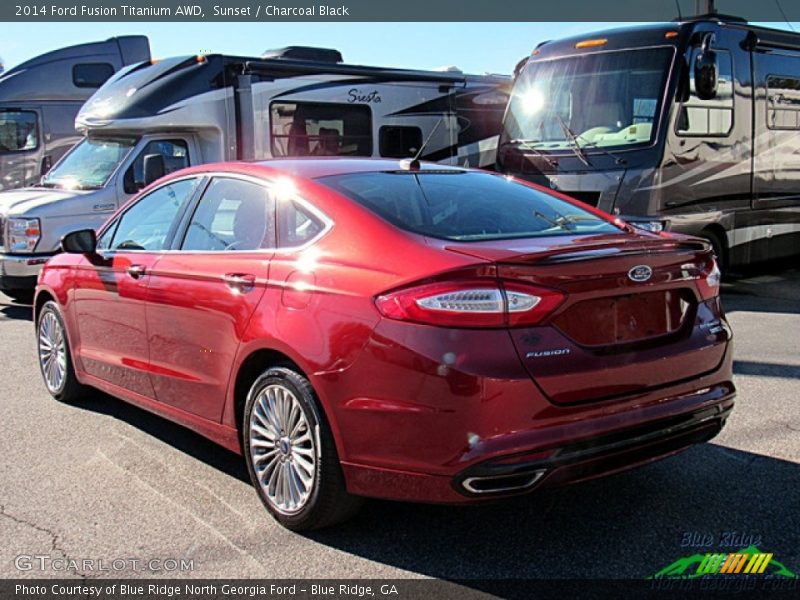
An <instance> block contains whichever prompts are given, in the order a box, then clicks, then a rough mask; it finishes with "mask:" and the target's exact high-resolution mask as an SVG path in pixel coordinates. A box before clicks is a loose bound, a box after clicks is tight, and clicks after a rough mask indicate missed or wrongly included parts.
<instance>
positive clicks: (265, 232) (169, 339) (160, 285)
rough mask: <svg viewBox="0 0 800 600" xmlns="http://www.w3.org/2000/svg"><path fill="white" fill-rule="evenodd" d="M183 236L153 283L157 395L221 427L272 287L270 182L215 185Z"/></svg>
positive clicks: (150, 312) (218, 180) (230, 180)
mask: <svg viewBox="0 0 800 600" xmlns="http://www.w3.org/2000/svg"><path fill="white" fill-rule="evenodd" d="M181 229H182V233H181V234H180V235H179V236H178V239H176V243H175V245H174V247H173V249H172V251H170V252H167V253H165V254H164V256H163V257H162V258H161V259H160V260H159V261H158V264H157V265H156V268H155V269H154V270H153V272H152V274H151V276H150V285H149V289H148V296H147V323H148V331H149V336H148V344H149V348H150V357H151V364H152V381H153V387H154V389H155V394H156V397H157V398H158V400H159V401H161V402H164V403H167V404H171V405H173V406H175V407H177V408H180V409H182V410H185V411H188V412H191V413H193V414H196V415H198V416H201V417H203V418H206V419H209V420H214V421H217V420H219V419H220V418H221V412H222V407H223V403H224V400H225V393H226V390H227V386H228V380H229V378H230V374H231V366H232V365H233V360H234V357H235V355H236V350H237V348H238V347H239V343H240V341H241V339H242V336H243V335H244V333H245V331H246V329H247V325H248V323H249V321H250V318H251V316H252V315H253V311H254V310H255V309H256V307H257V306H258V304H259V302H260V300H261V297H262V296H263V295H264V289H265V287H266V285H267V277H268V274H269V261H270V258H271V256H272V253H273V250H272V248H274V247H275V200H274V197H273V196H272V194H271V193H270V190H269V188H268V187H267V185H266V184H265V183H264V182H263V181H260V180H257V179H250V178H245V177H232V176H218V177H213V178H212V179H211V180H210V182H209V184H208V186H207V187H206V189H205V191H204V192H203V194H202V196H201V197H200V200H199V202H198V203H197V205H196V207H195V208H194V210H193V211H191V212H190V215H187V220H186V223H185V224H184V225H183V227H182V228H181Z"/></svg>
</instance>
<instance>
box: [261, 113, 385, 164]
mask: <svg viewBox="0 0 800 600" xmlns="http://www.w3.org/2000/svg"><path fill="white" fill-rule="evenodd" d="M270 122H271V125H272V129H271V144H272V156H371V155H372V111H371V110H370V108H369V107H368V106H364V105H356V104H317V103H311V102H273V103H272V105H271V106H270Z"/></svg>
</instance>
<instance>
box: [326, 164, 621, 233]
mask: <svg viewBox="0 0 800 600" xmlns="http://www.w3.org/2000/svg"><path fill="white" fill-rule="evenodd" d="M318 181H319V182H320V183H322V184H324V185H326V186H328V187H330V188H332V189H334V190H336V191H337V192H339V193H341V194H344V195H345V196H347V197H349V198H352V199H353V200H355V201H356V202H358V203H359V204H361V205H362V206H364V207H366V208H368V209H369V210H371V211H372V212H374V213H375V214H376V215H378V216H380V217H382V218H383V219H385V220H387V221H389V222H390V223H392V224H393V225H395V226H396V227H399V228H400V229H405V230H406V231H411V232H413V233H419V234H421V235H425V236H429V237H434V238H440V239H445V240H457V241H484V240H503V239H513V238H526V237H543V236H550V235H574V234H591V233H607V232H618V231H619V228H617V227H616V226H614V225H612V224H611V223H609V222H608V221H605V220H604V219H601V218H599V217H597V216H595V215H593V214H592V213H590V212H588V211H586V210H583V209H582V208H579V207H577V206H575V205H573V204H570V203H569V202H565V201H563V200H560V199H559V198H556V197H555V196H551V195H550V194H548V193H546V192H541V191H539V190H536V189H534V188H531V187H528V186H526V185H523V184H521V183H517V182H515V181H513V180H511V179H507V178H505V177H498V176H496V175H491V174H488V173H476V172H472V171H436V172H426V171H419V172H410V171H398V172H379V173H351V174H347V175H333V176H328V177H321V178H319V179H318Z"/></svg>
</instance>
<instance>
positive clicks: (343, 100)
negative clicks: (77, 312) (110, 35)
mask: <svg viewBox="0 0 800 600" xmlns="http://www.w3.org/2000/svg"><path fill="white" fill-rule="evenodd" d="M510 87H511V79H510V78H508V77H501V76H477V75H465V74H463V73H461V72H460V71H454V70H447V71H444V72H438V71H415V70H405V69H384V68H378V67H365V66H353V65H347V64H343V63H342V62H341V55H340V54H339V53H338V52H337V51H335V50H327V49H316V48H305V47H291V48H288V49H284V50H283V51H278V52H272V53H269V54H268V55H267V56H265V57H260V58H242V57H231V56H223V55H201V56H190V57H186V56H183V57H176V58H169V59H165V60H162V61H158V62H156V61H152V62H151V61H148V62H144V63H141V64H138V65H135V66H132V67H129V68H127V69H124V70H122V71H120V72H119V73H117V74H116V75H114V76H113V77H112V78H111V79H109V81H108V82H107V83H106V84H105V85H103V87H101V88H100V89H99V90H98V91H97V92H96V93H95V94H94V95H93V96H92V97H91V98H90V99H89V100H88V101H87V102H86V104H85V105H84V106H83V108H82V109H81V110H80V112H79V113H78V116H77V118H76V127H77V128H78V129H79V130H80V131H82V132H83V133H84V134H85V137H84V138H83V140H82V141H81V142H80V143H78V144H77V145H76V146H75V147H74V148H73V149H72V150H71V151H70V152H69V153H68V154H67V155H66V156H65V157H64V158H63V159H62V160H61V161H60V162H59V163H58V164H56V165H55V166H54V167H53V168H52V169H51V170H50V171H49V172H48V173H47V174H46V175H45V176H44V177H43V178H42V179H41V182H40V183H39V184H38V185H37V186H35V187H33V188H29V189H24V190H17V191H12V192H5V193H0V224H2V228H3V230H4V239H0V291H4V292H5V293H6V294H8V295H10V296H15V297H18V298H20V297H24V296H28V295H30V290H32V289H33V287H34V286H35V283H36V275H37V273H38V271H39V269H40V268H41V264H43V263H44V262H45V261H46V259H47V258H48V257H49V256H52V254H53V253H54V252H56V251H57V249H58V245H59V240H60V239H61V237H62V236H63V235H64V234H66V233H68V232H70V231H73V230H77V229H83V228H87V227H91V228H96V227H99V226H100V225H101V224H102V223H103V222H104V221H105V220H106V219H107V218H108V216H109V215H110V214H111V213H113V212H114V211H115V210H116V209H117V207H119V206H120V205H121V204H122V203H124V202H125V201H126V200H128V199H129V198H130V197H131V196H132V195H133V194H135V193H136V192H138V191H139V190H140V189H142V188H143V187H144V186H145V185H147V184H148V183H150V182H151V181H152V180H154V179H156V178H158V177H160V176H162V175H164V174H166V173H170V172H172V171H175V170H177V169H180V168H182V167H186V166H189V165H196V164H202V163H209V162H216V161H223V160H236V159H239V160H253V159H262V158H271V157H283V156H330V155H340V156H382V157H391V158H404V157H417V158H421V159H426V160H433V161H439V162H443V163H447V164H458V165H461V166H465V165H466V166H471V167H490V166H491V165H492V164H493V163H494V159H495V157H496V148H497V139H498V136H499V131H500V127H501V123H502V118H503V112H504V110H505V105H506V103H507V101H508V97H509V92H510Z"/></svg>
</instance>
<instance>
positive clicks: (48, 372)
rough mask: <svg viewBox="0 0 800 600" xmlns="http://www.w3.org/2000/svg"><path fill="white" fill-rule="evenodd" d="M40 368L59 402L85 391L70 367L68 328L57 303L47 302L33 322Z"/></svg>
mask: <svg viewBox="0 0 800 600" xmlns="http://www.w3.org/2000/svg"><path fill="white" fill-rule="evenodd" d="M36 340H37V346H38V354H39V369H40V370H41V372H42V378H43V379H44V384H45V386H46V387H47V391H48V392H50V395H51V396H53V398H55V399H56V400H58V401H60V402H66V403H71V402H74V401H75V400H77V399H78V398H79V397H80V396H81V395H83V392H84V391H85V390H86V388H85V387H84V386H82V385H81V384H80V383H79V382H78V378H77V377H76V376H75V369H74V368H73V366H72V356H71V355H70V350H69V341H68V340H67V330H66V328H65V327H64V320H63V319H62V318H61V312H60V311H59V309H58V305H57V304H56V303H55V302H53V301H52V300H51V301H49V302H46V303H45V304H44V306H43V307H42V310H41V311H40V312H39V319H38V321H37V323H36Z"/></svg>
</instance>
